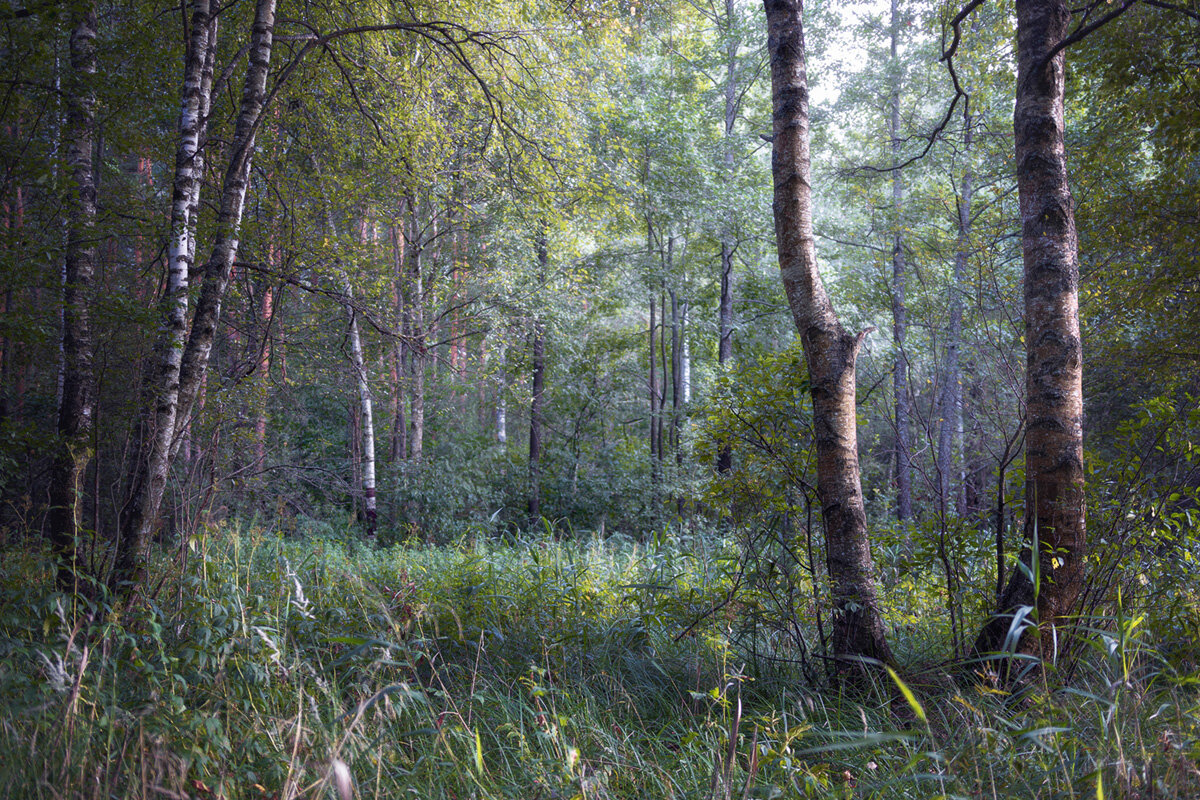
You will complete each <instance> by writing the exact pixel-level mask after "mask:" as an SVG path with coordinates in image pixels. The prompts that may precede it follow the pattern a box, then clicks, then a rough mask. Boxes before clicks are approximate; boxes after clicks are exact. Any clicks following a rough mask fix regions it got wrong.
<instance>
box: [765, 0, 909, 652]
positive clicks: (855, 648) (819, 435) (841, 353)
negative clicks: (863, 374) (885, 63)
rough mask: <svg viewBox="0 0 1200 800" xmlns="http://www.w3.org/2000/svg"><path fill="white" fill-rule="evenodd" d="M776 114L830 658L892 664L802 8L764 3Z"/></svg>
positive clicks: (784, 247) (790, 293)
mask: <svg viewBox="0 0 1200 800" xmlns="http://www.w3.org/2000/svg"><path fill="white" fill-rule="evenodd" d="M764 6H765V10H766V17H767V50H768V53H769V55H770V59H771V95H772V108H773V125H772V153H771V172H772V175H773V178H774V211H775V239H776V242H777V246H778V248H779V269H780V273H781V276H782V278H783V285H784V289H785V291H786V292H787V299H788V305H789V306H790V308H791V311H792V317H793V319H794V320H795V323H796V328H797V330H798V331H799V333H800V339H801V342H802V343H803V346H804V356H805V361H806V362H807V364H808V372H809V381H810V384H811V387H812V388H811V392H812V398H813V428H814V430H813V437H814V442H815V445H816V451H817V491H818V494H819V496H820V500H821V508H822V516H823V518H824V523H825V540H826V549H827V560H828V563H829V576H830V579H831V581H832V583H833V602H834V630H833V641H832V645H833V652H834V656H835V657H836V658H837V659H838V668H839V671H840V672H843V673H844V672H848V671H851V670H852V669H853V668H854V667H855V666H856V664H855V662H854V661H853V659H855V658H856V657H868V658H873V659H878V660H880V661H888V660H890V659H891V651H890V650H889V648H888V643H887V639H886V637H885V633H884V624H883V617H882V615H881V614H880V609H879V600H878V597H877V595H876V592H875V577H874V565H873V564H872V561H871V550H870V544H869V542H868V541H867V517H866V512H865V509H864V507H863V496H862V485H861V482H860V476H859V464H858V433H857V420H856V414H857V408H856V406H855V395H856V387H855V359H856V357H857V355H858V350H859V346H860V345H861V342H862V336H863V335H862V334H859V335H858V336H855V335H854V334H851V333H850V332H849V331H847V330H846V329H845V328H843V327H842V324H841V322H840V321H839V320H838V317H837V314H836V312H835V311H834V308H833V303H832V302H831V301H830V299H829V295H828V294H827V293H826V291H825V286H824V283H823V282H822V280H821V275H820V273H819V272H818V271H817V263H816V247H815V244H814V240H813V228H812V186H811V183H810V173H811V165H810V159H809V113H808V108H809V91H808V75H807V72H806V52H805V45H804V23H803V13H804V3H803V0H764Z"/></svg>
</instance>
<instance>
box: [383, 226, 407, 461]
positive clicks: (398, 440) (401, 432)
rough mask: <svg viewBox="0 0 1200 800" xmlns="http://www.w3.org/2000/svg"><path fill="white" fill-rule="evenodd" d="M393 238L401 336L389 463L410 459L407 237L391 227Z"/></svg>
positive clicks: (396, 346) (395, 356)
mask: <svg viewBox="0 0 1200 800" xmlns="http://www.w3.org/2000/svg"><path fill="white" fill-rule="evenodd" d="M391 236H392V269H393V276H392V305H393V313H394V315H395V319H396V322H395V325H396V327H397V328H398V329H399V330H400V335H399V336H398V337H396V339H395V341H394V342H393V343H392V375H391V378H392V385H391V395H392V435H391V444H390V446H389V448H388V463H391V462H394V461H398V460H401V459H404V458H407V455H408V453H407V451H408V428H407V424H406V422H405V414H404V378H405V364H406V355H405V350H406V348H407V347H408V345H407V338H408V324H407V317H406V313H407V312H406V305H405V299H404V298H405V293H404V280H405V277H404V251H405V247H404V244H405V241H404V233H403V231H402V230H401V229H400V226H399V225H392V226H391Z"/></svg>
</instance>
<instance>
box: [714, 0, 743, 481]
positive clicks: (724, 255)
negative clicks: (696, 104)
mask: <svg viewBox="0 0 1200 800" xmlns="http://www.w3.org/2000/svg"><path fill="white" fill-rule="evenodd" d="M725 20H726V24H727V25H728V27H729V38H728V40H727V41H726V43H725V119H724V122H725V141H724V144H725V177H726V179H728V180H732V178H733V167H734V158H733V130H734V126H735V125H736V124H737V107H738V85H737V49H738V40H737V37H736V36H734V26H735V25H736V9H735V7H734V0H725ZM734 247H735V243H734V241H733V232H732V231H730V230H725V231H724V232H723V233H722V235H721V300H720V310H719V319H718V329H719V330H718V332H719V334H720V339H719V341H718V344H717V363H719V364H720V365H721V366H722V367H727V366H729V364H730V362H731V361H732V360H733V251H734ZM732 468H733V450H732V447H731V445H730V444H729V443H728V442H723V443H722V444H721V445H720V446H719V448H718V449H717V472H719V473H725V472H729V470H730V469H732Z"/></svg>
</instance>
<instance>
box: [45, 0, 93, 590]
mask: <svg viewBox="0 0 1200 800" xmlns="http://www.w3.org/2000/svg"><path fill="white" fill-rule="evenodd" d="M69 50H70V72H69V73H68V76H67V81H66V103H67V117H66V124H65V126H64V130H63V138H64V139H65V144H66V157H67V168H68V169H69V170H70V174H71V179H72V182H73V184H74V186H73V187H72V189H71V190H70V192H69V194H68V197H67V202H66V205H67V248H66V258H65V264H64V269H63V312H62V371H61V378H62V392H61V397H60V400H59V404H58V424H57V432H58V438H59V441H58V444H57V449H56V452H55V456H54V462H53V464H52V465H51V477H50V481H51V482H50V513H49V518H48V523H49V539H50V545H51V547H52V548H53V550H54V552H55V554H56V556H57V557H58V559H59V568H58V577H57V580H58V584H59V587H60V588H61V589H64V590H69V589H71V588H73V587H74V583H75V569H74V560H75V545H76V541H77V539H78V537H79V532H80V531H79V522H80V516H81V514H82V509H81V508H80V495H81V493H82V488H83V480H84V472H85V471H86V470H87V465H88V462H89V461H90V460H91V446H92V443H91V433H92V425H93V418H94V410H95V391H94V387H93V369H92V359H93V350H94V343H93V341H92V328H91V317H90V314H89V305H90V302H91V295H92V277H93V274H94V272H95V268H96V233H95V228H96V175H95V170H94V167H93V163H92V150H93V145H94V139H95V132H96V89H95V85H94V81H95V76H96V8H95V5H94V4H93V3H86V4H83V5H82V6H80V7H78V8H76V9H74V13H72V17H71V35H70V42H69Z"/></svg>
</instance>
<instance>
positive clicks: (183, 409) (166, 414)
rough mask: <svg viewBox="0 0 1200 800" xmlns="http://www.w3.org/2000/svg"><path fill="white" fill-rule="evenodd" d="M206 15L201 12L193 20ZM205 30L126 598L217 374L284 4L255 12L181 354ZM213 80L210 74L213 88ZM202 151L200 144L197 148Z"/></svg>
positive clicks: (186, 104) (118, 564) (119, 570)
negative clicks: (220, 332) (215, 354)
mask: <svg viewBox="0 0 1200 800" xmlns="http://www.w3.org/2000/svg"><path fill="white" fill-rule="evenodd" d="M199 11H200V7H199V6H198V7H197V8H196V9H195V10H194V12H193V13H194V14H195V13H198V12H199ZM197 27H198V28H200V29H208V31H209V33H208V34H207V35H208V36H209V37H211V36H212V33H213V30H212V29H210V28H209V27H208V25H207V24H204V25H199V26H197ZM197 27H194V28H193V41H192V44H191V49H190V50H189V59H188V63H187V66H186V69H185V75H184V101H183V111H182V113H181V115H180V133H179V144H178V146H177V152H178V153H179V155H178V156H177V159H176V168H177V171H178V169H179V167H180V166H181V165H182V166H183V168H184V170H183V173H184V174H183V175H178V174H177V175H176V184H177V185H176V189H175V194H174V195H173V197H172V233H173V240H174V241H173V242H172V252H173V256H172V262H173V263H172V266H171V270H172V272H173V273H174V274H173V275H172V278H171V280H173V281H175V284H174V288H175V289H176V290H177V291H176V292H175V293H174V294H168V296H167V298H166V303H165V306H166V308H167V325H166V328H167V332H166V333H165V334H164V339H163V341H164V342H165V344H164V347H163V349H162V351H161V353H160V355H161V362H160V369H159V374H158V376H157V382H158V385H157V386H156V387H155V391H156V401H155V402H156V409H155V413H154V417H155V422H154V426H153V429H152V431H151V442H150V445H149V446H148V447H145V448H143V450H144V451H145V453H144V455H143V456H142V457H141V458H140V459H139V463H138V465H137V467H136V469H137V470H138V472H137V474H136V475H135V478H134V480H133V483H132V486H133V489H132V492H131V495H130V498H129V500H128V502H127V504H126V508H125V513H124V514H123V519H122V522H121V532H120V537H119V540H118V547H117V557H116V560H115V563H114V569H113V574H112V576H111V577H110V585H111V586H112V587H113V588H114V589H117V590H118V591H119V592H122V593H127V592H128V591H131V590H132V589H133V588H135V587H136V586H137V585H138V584H139V583H140V582H141V578H142V573H143V568H144V558H145V550H146V547H147V545H148V543H149V540H150V534H151V533H152V531H153V528H154V525H155V523H156V522H157V520H158V513H159V508H160V506H161V503H162V496H163V491H164V490H165V488H166V482H167V475H168V472H169V471H170V466H171V461H172V460H173V459H174V457H175V455H176V453H177V452H178V449H179V446H180V443H181V442H182V440H183V437H182V436H180V435H179V434H180V433H181V432H182V430H183V428H184V427H185V426H186V425H187V424H188V421H189V418H190V416H191V412H192V409H193V407H194V406H195V403H196V400H197V397H198V395H199V393H200V388H201V384H202V383H203V379H204V376H205V374H206V372H207V369H208V361H209V355H210V354H211V352H212V346H213V341H214V339H215V338H216V331H217V325H218V323H219V321H220V317H221V304H222V301H223V299H224V297H225V291H226V289H227V288H228V286H229V279H230V276H231V274H232V270H233V262H234V259H235V258H236V257H237V251H238V245H239V231H240V228H241V222H242V210H243V207H244V204H245V199H246V189H247V185H248V183H249V175H250V164H251V159H252V157H253V154H254V140H255V134H256V133H257V130H258V125H259V121H260V119H261V117H262V112H263V106H264V104H265V101H266V85H267V75H268V73H269V72H270V64H271V51H272V45H273V42H274V30H275V0H258V2H257V3H256V5H255V11H254V24H253V28H252V31H251V38H250V50H249V61H250V63H249V67H248V68H247V70H246V77H245V83H244V84H243V88H242V98H241V103H240V106H239V111H238V117H237V122H236V125H235V128H234V135H233V139H232V141H231V142H230V146H229V154H230V155H229V163H228V165H227V167H226V170H225V175H224V178H223V181H222V188H221V198H220V206H219V208H218V213H217V227H216V238H215V241H214V243H213V247H212V251H211V253H210V255H209V257H208V260H207V261H206V262H205V264H204V267H203V270H202V283H201V287H200V295H199V298H198V300H197V302H196V308H195V311H194V313H193V315H192V323H191V330H190V333H189V334H188V336H187V340H186V342H185V343H183V344H182V347H181V346H180V340H181V338H182V335H183V326H182V324H180V323H179V320H182V319H186V315H187V306H186V302H187V299H186V296H187V292H186V274H181V272H180V271H181V270H182V272H183V273H186V272H187V265H188V263H189V261H190V258H191V254H190V253H188V250H189V249H190V248H189V247H188V246H187V245H186V238H187V237H189V236H191V235H194V234H189V233H188V231H189V228H191V229H193V230H194V220H195V216H194V213H195V209H196V208H197V207H198V199H196V198H197V197H198V195H196V194H195V193H196V192H197V191H198V186H196V184H195V182H198V181H199V178H200V176H199V173H198V171H196V170H195V161H194V157H195V152H196V151H195V150H192V151H191V154H190V155H189V148H192V147H193V146H194V145H193V137H199V136H201V135H202V131H197V132H195V133H193V131H192V128H193V127H196V126H201V125H202V119H201V118H200V117H199V114H198V113H197V116H196V118H195V119H194V121H193V120H192V118H191V117H189V110H190V109H191V108H192V107H196V108H197V109H198V110H199V109H203V108H206V107H207V100H205V99H204V92H203V91H202V90H201V89H202V87H203V85H204V84H205V83H207V85H208V86H210V87H211V70H210V69H206V67H205V64H206V63H207V62H208V59H209V55H208V53H209V48H210V45H211V41H206V40H205V39H204V38H203V37H204V36H205V34H203V33H202V32H201V31H198V30H197ZM205 73H208V77H207V78H205ZM196 87H200V88H196ZM197 104H199V105H197ZM195 141H197V142H198V139H195ZM189 164H190V166H191V168H190V169H189V168H188V167H189ZM180 183H182V187H181V186H180V185H179V184H180ZM185 201H186V202H185ZM186 209H191V210H186ZM177 215H182V216H183V219H182V220H180V219H178V218H177ZM181 231H182V234H181ZM181 242H182V244H181ZM192 248H194V245H192ZM193 252H194V251H193ZM181 281H182V284H181V283H180V282H181ZM181 285H182V287H183V288H182V290H180V287H181Z"/></svg>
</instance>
